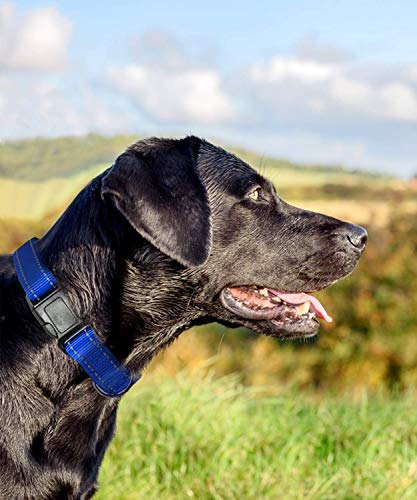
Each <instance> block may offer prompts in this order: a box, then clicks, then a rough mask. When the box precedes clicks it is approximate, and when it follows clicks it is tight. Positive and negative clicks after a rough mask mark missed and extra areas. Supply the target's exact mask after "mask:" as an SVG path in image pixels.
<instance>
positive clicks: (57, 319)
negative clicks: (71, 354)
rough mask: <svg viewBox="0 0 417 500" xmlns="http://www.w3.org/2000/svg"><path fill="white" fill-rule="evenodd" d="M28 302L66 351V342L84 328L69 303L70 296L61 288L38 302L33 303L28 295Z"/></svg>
mask: <svg viewBox="0 0 417 500" xmlns="http://www.w3.org/2000/svg"><path fill="white" fill-rule="evenodd" d="M26 302H27V303H28V305H29V308H30V310H31V311H32V314H33V315H34V316H35V318H36V319H37V321H38V323H39V324H40V325H41V326H42V328H43V329H44V330H45V332H46V333H47V334H48V335H49V336H50V337H52V338H53V339H55V340H56V341H57V342H58V345H59V347H60V348H61V349H62V350H63V351H65V348H64V344H65V342H67V341H68V340H70V339H71V338H73V337H75V336H76V335H77V334H78V333H79V332H80V331H81V330H82V329H83V326H82V325H81V323H80V322H79V320H78V318H77V317H76V316H75V314H74V313H73V312H72V310H71V307H70V306H69V304H68V298H67V297H66V296H65V294H64V293H63V292H62V291H61V290H55V291H54V292H52V293H51V294H50V295H48V296H47V297H45V298H44V299H42V300H41V301H40V302H38V303H37V304H33V303H32V302H31V301H30V299H29V297H28V296H26Z"/></svg>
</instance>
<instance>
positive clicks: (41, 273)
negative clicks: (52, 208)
mask: <svg viewBox="0 0 417 500" xmlns="http://www.w3.org/2000/svg"><path fill="white" fill-rule="evenodd" d="M36 241H37V240H36V238H33V239H31V240H29V241H27V242H26V243H25V244H24V245H22V246H21V247H20V248H18V249H17V250H16V252H15V253H14V254H13V262H14V265H15V269H16V273H17V277H18V279H19V282H20V284H21V285H22V287H23V289H24V291H25V292H26V300H27V303H28V305H29V307H30V309H31V312H32V314H33V315H34V316H35V318H36V319H37V320H38V322H39V323H40V325H41V326H42V327H43V329H44V330H45V332H46V333H47V334H48V335H49V336H50V337H53V338H54V339H55V340H56V341H57V342H58V345H59V347H60V348H61V349H62V350H63V351H64V352H65V353H66V354H68V356H70V357H71V358H73V359H74V360H75V361H77V363H78V364H79V365H81V367H82V368H83V369H84V371H85V372H86V373H87V374H88V376H89V377H90V378H91V379H92V381H93V385H94V388H95V389H96V390H97V392H98V393H99V394H101V395H102V396H107V397H118V396H121V395H122V394H124V393H125V392H126V391H127V390H128V389H129V388H130V387H131V386H132V385H133V384H134V383H135V382H137V381H138V380H139V378H140V376H139V377H137V378H133V376H132V374H131V373H130V371H129V370H128V369H127V368H126V367H125V366H123V365H122V364H121V363H120V362H119V361H118V360H117V359H116V358H115V356H114V355H113V354H112V353H111V352H110V350H109V349H108V348H107V347H106V346H105V345H104V344H103V343H102V342H101V340H100V339H99V338H98V337H97V335H96V334H95V333H94V330H93V329H92V328H91V326H85V325H84V326H83V325H82V323H81V322H80V321H79V319H78V318H77V317H76V315H75V313H74V312H73V310H72V307H71V305H70V302H69V300H68V297H67V296H66V295H65V293H64V292H62V291H61V290H60V288H59V285H58V283H57V281H56V279H55V277H54V275H53V274H52V273H51V271H50V270H49V269H48V268H47V267H46V266H45V264H44V263H43V262H42V259H41V256H40V253H39V249H38V246H37V243H36Z"/></svg>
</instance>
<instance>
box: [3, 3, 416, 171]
mask: <svg viewBox="0 0 417 500" xmlns="http://www.w3.org/2000/svg"><path fill="white" fill-rule="evenodd" d="M416 19H417V3H416V2H411V1H400V2H388V1H379V2H376V1H360V2H359V1H350V2H348V1H332V2H330V1H320V0H316V1H291V2H279V1H259V2H245V1H242V0H241V1H239V2H238V1H235V0H232V1H229V2H220V1H217V0H215V1H211V2H205V3H203V2H201V3H198V2H191V1H178V2H168V1H165V2H163V1H158V0H154V1H153V2H142V1H124V2H120V3H119V4H118V3H117V2H108V1H101V2H97V1H95V0H89V1H88V2H85V1H84V2H82V1H80V0H72V1H58V2H49V3H48V2H44V1H34V0H32V1H28V0H23V1H19V2H2V1H1V0H0V137H1V138H3V139H10V138H12V139H13V138H19V137H28V136H29V137H30V136H37V135H48V136H56V135H61V134H82V133H86V132H89V131H96V132H101V133H106V134H113V133H119V132H134V133H135V132H137V133H138V134H141V135H148V134H160V135H163V134H170V135H182V134H187V133H194V134H197V135H202V136H205V137H208V138H213V139H217V140H220V141H222V142H224V143H233V144H236V145H239V146H243V147H247V148H251V149H255V150H257V151H258V152H260V153H261V154H264V155H274V156H278V157H286V158H289V159H293V160H297V161H303V162H321V163H328V164H333V163H338V164H339V163H342V164H345V165H347V166H351V167H356V168H367V169H372V170H379V171H385V172H391V173H396V174H399V175H403V176H407V175H411V174H412V173H415V172H417V37H416V36H415V28H416Z"/></svg>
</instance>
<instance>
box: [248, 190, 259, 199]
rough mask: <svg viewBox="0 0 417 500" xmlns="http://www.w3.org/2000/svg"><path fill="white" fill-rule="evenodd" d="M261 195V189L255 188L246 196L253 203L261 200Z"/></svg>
mask: <svg viewBox="0 0 417 500" xmlns="http://www.w3.org/2000/svg"><path fill="white" fill-rule="evenodd" d="M261 193H262V189H261V188H256V189H254V190H253V191H251V192H250V193H249V194H248V196H249V198H250V199H251V200H253V201H259V200H260V199H261Z"/></svg>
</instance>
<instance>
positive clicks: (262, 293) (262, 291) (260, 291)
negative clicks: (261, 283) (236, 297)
mask: <svg viewBox="0 0 417 500" xmlns="http://www.w3.org/2000/svg"><path fill="white" fill-rule="evenodd" d="M259 293H260V294H261V295H264V296H265V297H269V294H268V288H261V289H260V290H259Z"/></svg>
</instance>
